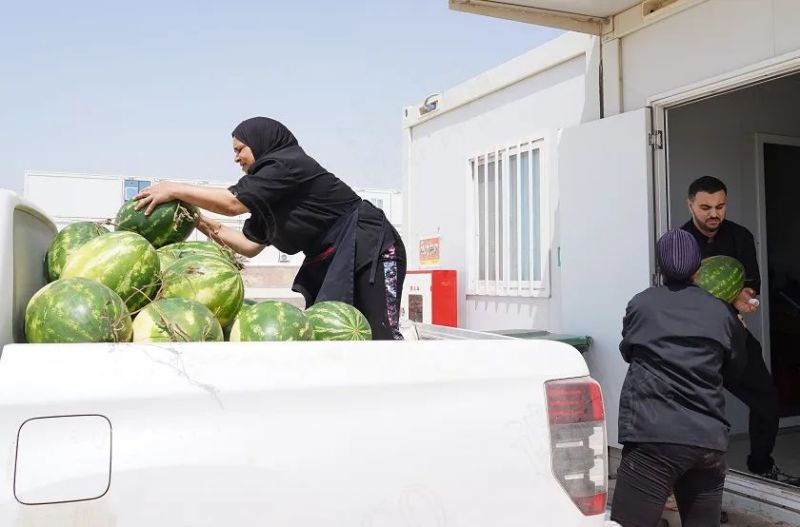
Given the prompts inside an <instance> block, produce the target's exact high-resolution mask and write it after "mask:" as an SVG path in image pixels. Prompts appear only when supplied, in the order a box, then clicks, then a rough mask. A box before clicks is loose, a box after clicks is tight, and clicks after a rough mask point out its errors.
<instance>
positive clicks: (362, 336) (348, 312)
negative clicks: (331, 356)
mask: <svg viewBox="0 0 800 527" xmlns="http://www.w3.org/2000/svg"><path fill="white" fill-rule="evenodd" d="M306 317H307V318H308V320H309V322H311V326H312V327H313V328H314V339H315V340H371V339H372V329H371V328H370V326H369V322H368V321H367V318H366V317H365V316H364V315H363V314H362V313H361V311H359V310H358V309H356V308H355V307H353V306H351V305H350V304H346V303H344V302H337V301H335V300H328V301H325V302H319V303H316V304H314V305H313V306H311V307H309V308H308V309H306Z"/></svg>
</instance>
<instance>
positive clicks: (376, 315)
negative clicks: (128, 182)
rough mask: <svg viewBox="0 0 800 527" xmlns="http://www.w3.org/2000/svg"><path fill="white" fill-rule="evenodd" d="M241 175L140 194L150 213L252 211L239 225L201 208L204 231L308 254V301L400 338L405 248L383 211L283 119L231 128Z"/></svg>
mask: <svg viewBox="0 0 800 527" xmlns="http://www.w3.org/2000/svg"><path fill="white" fill-rule="evenodd" d="M232 136H233V151H234V161H235V162H236V163H237V164H239V165H240V166H241V167H242V170H243V172H244V174H245V175H244V176H242V178H241V179H239V181H238V182H237V183H236V184H235V185H233V186H231V187H229V188H228V189H224V188H210V187H201V186H195V185H188V184H182V183H173V182H163V183H158V184H156V185H153V186H151V187H148V188H146V189H144V190H143V191H141V192H140V193H139V194H137V195H136V196H134V199H136V200H138V201H139V204H138V205H137V209H141V208H144V207H146V210H145V213H146V214H149V213H150V212H151V211H152V210H153V208H155V207H156V205H158V204H160V203H164V202H168V201H172V200H175V199H179V200H181V201H184V202H187V203H191V204H192V205H195V206H197V207H200V208H202V209H205V210H209V211H212V212H216V213H218V214H223V215H227V216H236V215H239V214H244V213H247V212H249V213H250V218H249V219H247V221H245V224H244V229H243V231H242V232H239V231H238V230H236V229H232V228H230V227H227V226H225V225H222V224H221V223H219V222H217V221H214V220H212V219H209V218H207V217H205V216H203V215H200V218H199V221H198V225H197V227H198V229H199V230H200V231H202V232H203V233H204V234H205V235H206V236H208V237H210V238H212V239H214V240H216V241H217V242H219V243H220V244H223V245H226V246H228V247H230V248H231V249H233V250H234V251H236V252H238V253H239V254H242V255H244V256H248V257H252V256H255V255H256V254H258V253H259V252H261V251H262V250H263V249H264V247H266V246H268V245H272V246H274V247H275V248H277V249H278V250H280V251H281V252H284V253H287V254H296V253H298V252H303V253H304V254H305V256H306V258H305V260H304V262H303V264H302V266H301V268H300V271H299V272H298V273H297V276H296V277H295V281H294V285H293V286H292V289H293V290H295V291H297V292H299V293H301V294H302V295H303V297H304V298H305V301H306V305H307V306H310V305H312V304H314V303H316V302H320V301H323V300H339V301H343V302H346V303H348V304H351V305H354V306H355V307H356V308H358V309H359V310H360V311H361V312H362V313H364V315H365V316H366V317H367V320H369V323H370V326H371V328H372V335H373V339H376V340H393V339H394V340H400V339H402V336H401V335H400V332H399V320H398V318H399V307H400V294H401V293H402V288H403V280H404V279H405V272H406V258H405V247H404V246H403V242H402V240H401V239H400V235H399V234H398V233H397V231H396V230H395V229H394V227H392V225H391V224H390V223H389V221H388V220H387V219H386V216H385V215H384V213H383V211H382V210H380V209H378V208H376V207H375V206H374V205H372V204H371V203H370V202H368V201H366V200H362V199H361V198H360V197H359V196H358V195H357V194H356V193H355V192H353V190H352V189H351V188H350V187H349V186H348V185H347V184H345V183H344V182H343V181H342V180H340V179H339V178H337V177H336V176H334V175H333V174H331V173H330V172H328V171H327V170H325V169H324V168H323V167H322V166H320V165H319V164H318V163H317V162H316V161H315V160H314V159H313V158H311V157H310V156H309V155H308V154H306V153H305V151H304V150H303V149H302V148H301V147H300V145H299V144H298V143H297V139H295V137H294V135H292V133H291V132H290V131H289V130H288V129H287V128H286V127H285V126H284V125H282V124H281V123H279V122H278V121H275V120H273V119H269V118H266V117H254V118H252V119H247V120H246V121H244V122H242V123H241V124H239V125H238V126H237V127H236V128H235V129H234V131H233V134H232Z"/></svg>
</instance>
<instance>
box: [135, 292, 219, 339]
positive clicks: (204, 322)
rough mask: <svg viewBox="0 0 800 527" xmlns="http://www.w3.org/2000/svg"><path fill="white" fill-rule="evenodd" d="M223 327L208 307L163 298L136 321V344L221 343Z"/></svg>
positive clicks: (140, 313)
mask: <svg viewBox="0 0 800 527" xmlns="http://www.w3.org/2000/svg"><path fill="white" fill-rule="evenodd" d="M221 340H222V326H220V325H219V321H218V320H217V319H216V317H215V316H214V313H212V312H211V311H210V310H209V309H208V308H207V307H206V306H204V305H203V304H200V303H199V302H195V301H194V300H186V299H184V298H162V299H160V300H156V301H155V302H153V303H151V304H148V305H147V306H145V307H144V308H143V309H142V310H141V311H139V314H138V315H136V318H134V319H133V341H134V342H206V341H221Z"/></svg>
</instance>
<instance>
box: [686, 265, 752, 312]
mask: <svg viewBox="0 0 800 527" xmlns="http://www.w3.org/2000/svg"><path fill="white" fill-rule="evenodd" d="M695 283H696V284H697V285H699V286H700V287H702V288H703V289H705V290H706V291H708V292H709V293H711V294H712V295H714V296H715V297H717V298H719V299H720V300H723V301H724V302H728V303H730V302H733V300H734V299H735V298H736V297H737V296H738V295H739V292H740V291H741V290H742V288H743V287H744V266H743V265H742V264H741V262H739V260H737V259H736V258H731V257H730V256H711V257H709V258H706V259H704V260H703V261H702V263H701V264H700V270H699V271H697V276H696V277H695Z"/></svg>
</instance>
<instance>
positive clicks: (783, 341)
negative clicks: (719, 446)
mask: <svg viewBox="0 0 800 527" xmlns="http://www.w3.org/2000/svg"><path fill="white" fill-rule="evenodd" d="M758 144H759V146H760V148H761V152H760V154H761V159H762V163H761V166H762V167H763V171H762V174H761V176H762V177H761V178H759V180H760V181H759V183H761V185H762V188H763V196H764V198H763V201H764V220H765V221H764V223H763V224H762V232H761V236H762V237H764V238H766V243H765V244H764V245H766V247H764V248H763V250H762V251H761V252H762V254H763V255H764V256H766V258H765V261H766V267H767V271H766V272H767V277H768V284H769V286H768V290H767V292H766V293H767V295H766V297H767V298H766V300H767V305H766V306H765V309H766V310H767V312H768V313H769V318H768V321H769V324H768V328H769V343H770V366H771V371H772V375H773V378H774V379H775V384H776V385H777V387H778V394H779V396H780V408H781V416H782V417H794V416H798V415H800V243H798V242H799V241H800V215H798V214H797V209H795V207H796V206H797V200H798V199H800V138H781V137H775V136H759V141H758ZM795 421H796V420H795Z"/></svg>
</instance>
